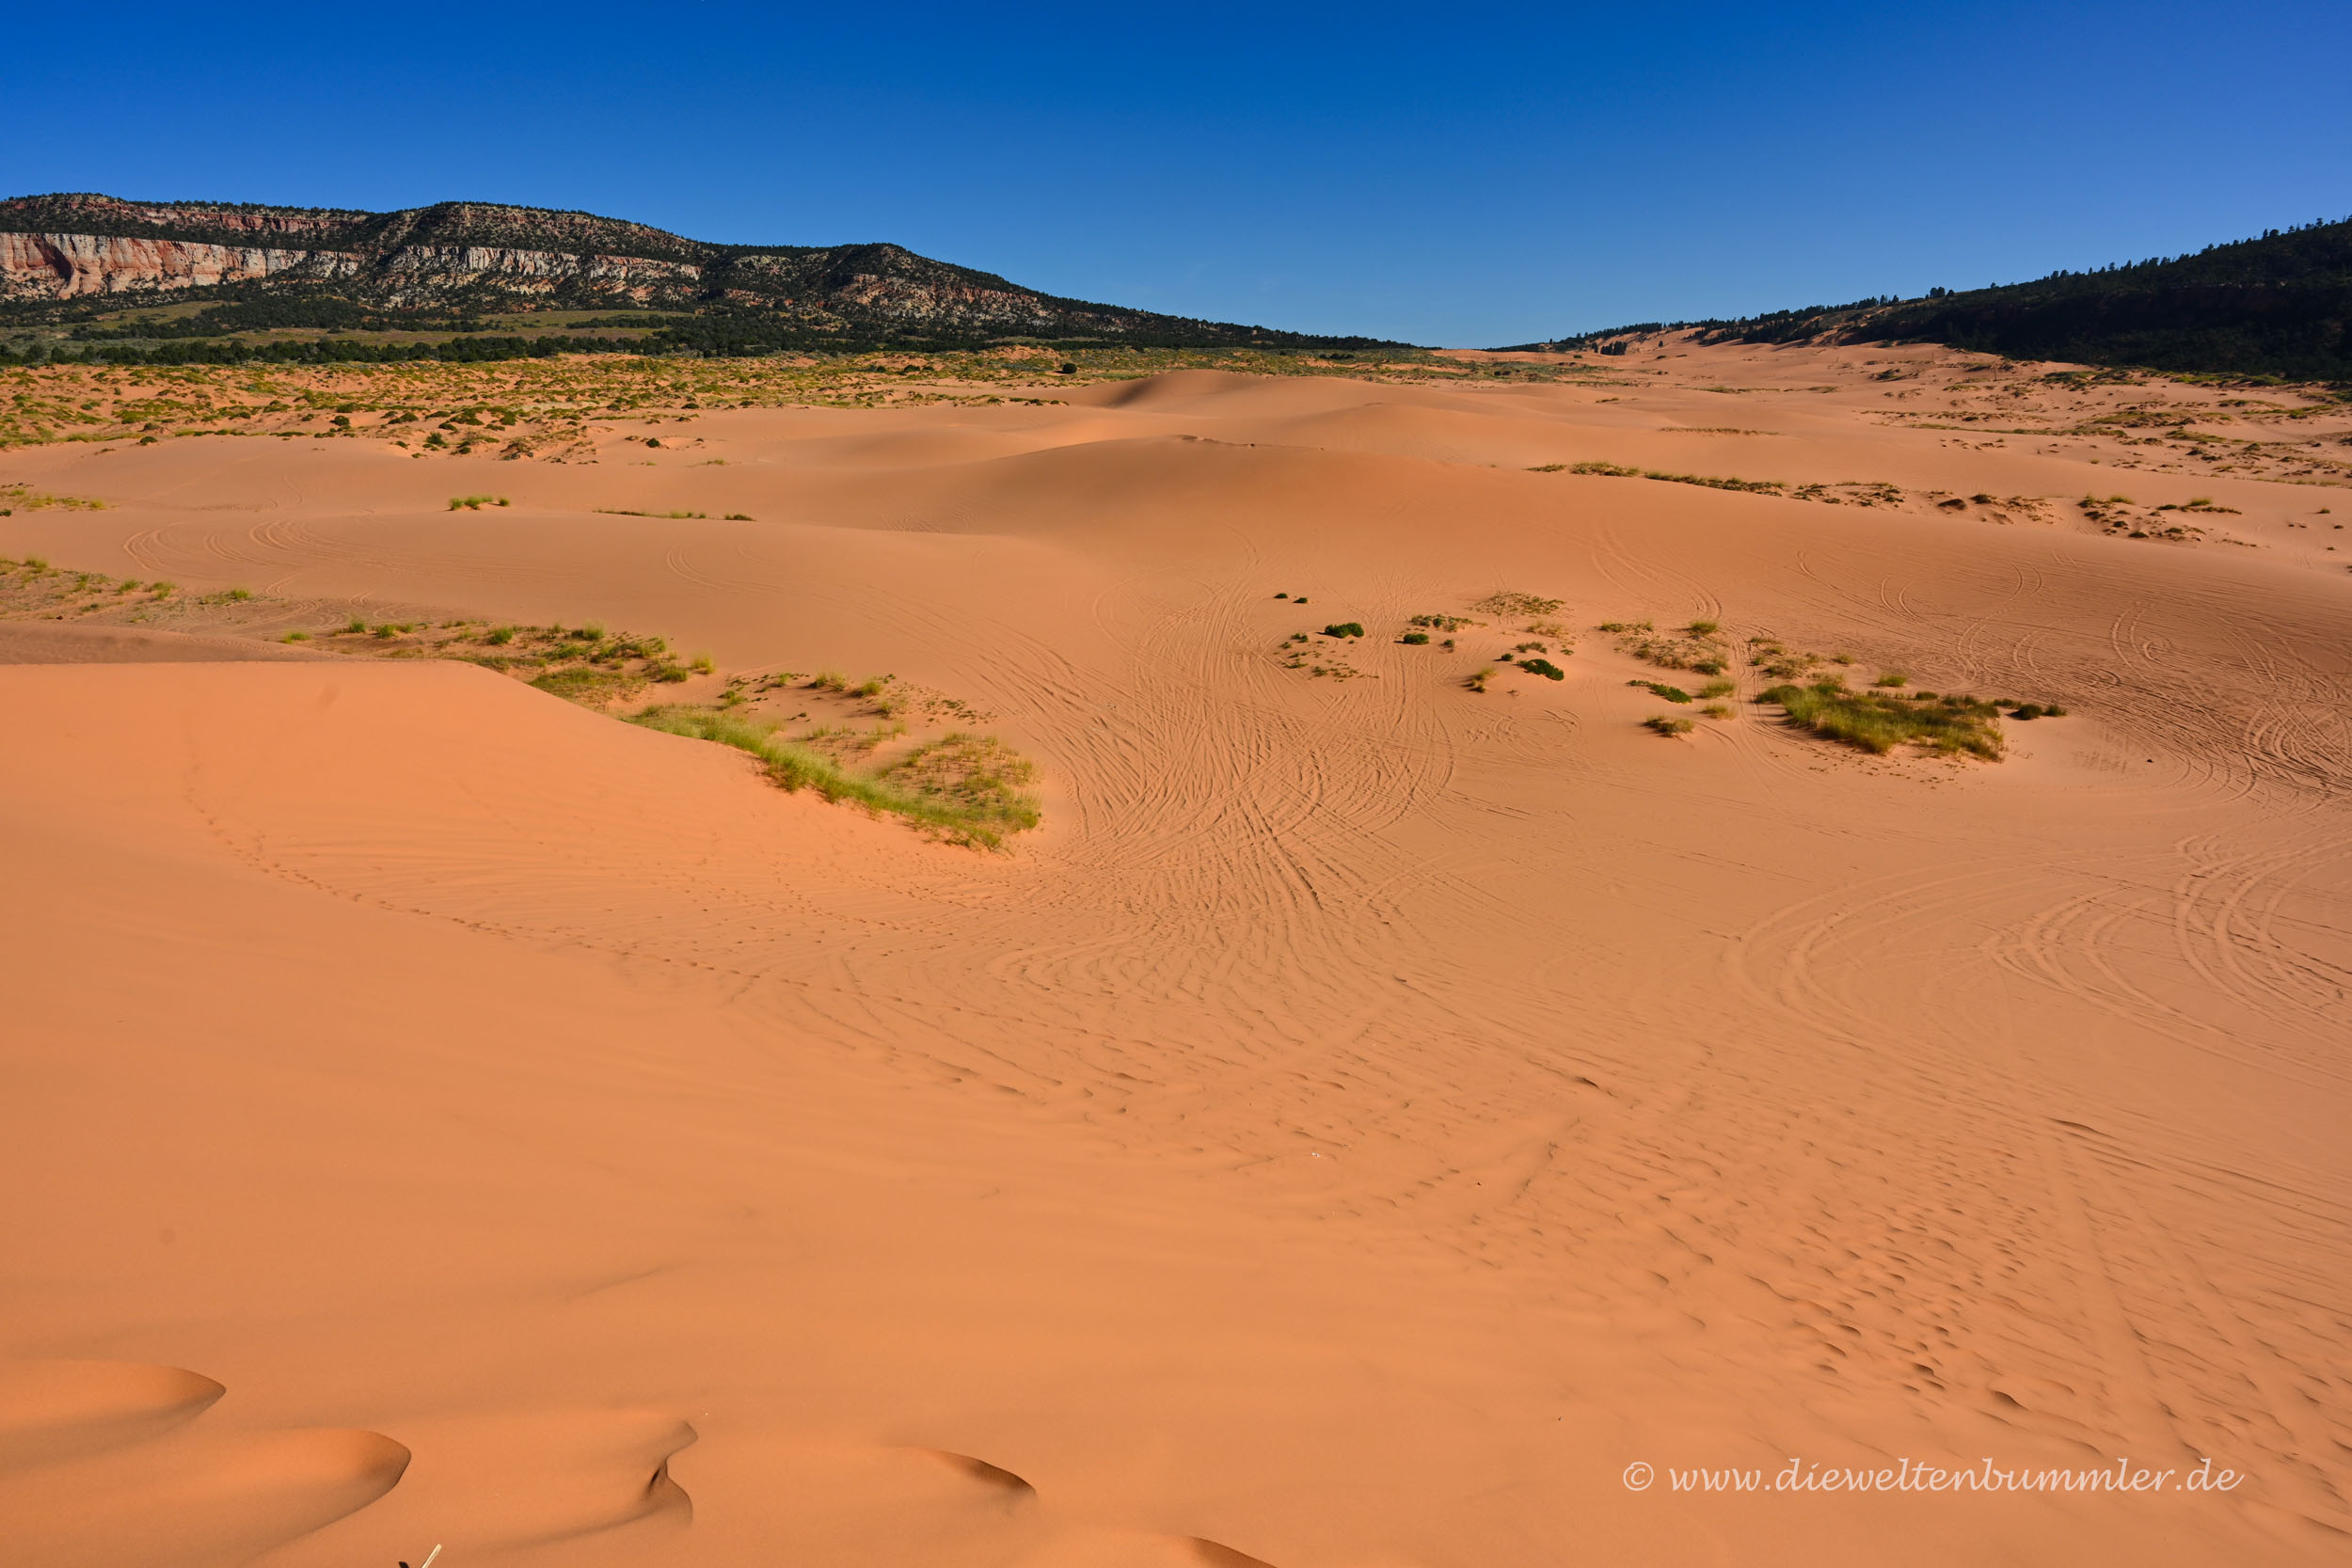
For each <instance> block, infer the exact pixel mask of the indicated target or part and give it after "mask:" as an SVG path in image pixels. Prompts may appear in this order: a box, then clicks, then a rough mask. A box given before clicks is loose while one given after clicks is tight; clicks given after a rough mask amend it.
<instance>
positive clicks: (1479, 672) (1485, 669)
mask: <svg viewBox="0 0 2352 1568" xmlns="http://www.w3.org/2000/svg"><path fill="white" fill-rule="evenodd" d="M1494 678H1495V667H1494V666H1493V665H1491V664H1486V665H1481V666H1480V667H1479V668H1478V669H1476V670H1474V671H1472V672H1471V673H1470V677H1469V678H1468V679H1467V680H1465V681H1463V682H1462V684H1463V685H1464V686H1467V687H1469V688H1470V689H1471V690H1472V691H1484V690H1486V683H1487V682H1488V681H1490V680H1492V679H1494Z"/></svg>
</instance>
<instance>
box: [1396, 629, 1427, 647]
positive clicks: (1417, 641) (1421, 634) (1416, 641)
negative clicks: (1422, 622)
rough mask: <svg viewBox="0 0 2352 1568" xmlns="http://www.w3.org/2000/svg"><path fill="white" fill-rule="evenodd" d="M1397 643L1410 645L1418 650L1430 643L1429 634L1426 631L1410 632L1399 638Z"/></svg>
mask: <svg viewBox="0 0 2352 1568" xmlns="http://www.w3.org/2000/svg"><path fill="white" fill-rule="evenodd" d="M1397 641H1399V642H1405V643H1409V644H1410V645H1412V646H1413V647H1416V648H1418V647H1421V646H1422V645H1423V644H1425V643H1426V642H1427V641H1429V634H1428V633H1427V632H1425V631H1408V632H1406V634H1405V635H1404V636H1402V637H1400V638H1398V639H1397Z"/></svg>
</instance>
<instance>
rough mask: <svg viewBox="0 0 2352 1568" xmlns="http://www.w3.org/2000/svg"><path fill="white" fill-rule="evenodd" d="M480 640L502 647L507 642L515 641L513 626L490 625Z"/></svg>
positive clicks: (495, 646)
mask: <svg viewBox="0 0 2352 1568" xmlns="http://www.w3.org/2000/svg"><path fill="white" fill-rule="evenodd" d="M482 641H485V642H487V643H489V644H490V645H491V646H492V647H494V648H503V647H505V646H506V645H507V644H508V643H509V642H512V641H515V628H514V627H513V626H492V627H491V628H490V629H489V630H488V631H487V632H485V633H484V634H483V638H482Z"/></svg>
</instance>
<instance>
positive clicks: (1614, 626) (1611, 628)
mask: <svg viewBox="0 0 2352 1568" xmlns="http://www.w3.org/2000/svg"><path fill="white" fill-rule="evenodd" d="M1600 629H1601V630H1602V631H1605V632H1609V633H1611V634H1613V635H1616V634H1622V633H1625V632H1633V631H1653V630H1655V629H1656V628H1655V627H1653V626H1651V625H1650V624H1649V623H1648V622H1647V621H1603V622H1602V623H1601V624H1600Z"/></svg>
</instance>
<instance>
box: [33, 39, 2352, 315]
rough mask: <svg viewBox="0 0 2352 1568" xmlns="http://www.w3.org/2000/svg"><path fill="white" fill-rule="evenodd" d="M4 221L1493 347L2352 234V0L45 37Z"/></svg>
mask: <svg viewBox="0 0 2352 1568" xmlns="http://www.w3.org/2000/svg"><path fill="white" fill-rule="evenodd" d="M7 33H8V42H9V44H10V54H11V55H12V56H13V59H12V61H11V68H10V70H9V71H8V89H9V90H8V100H9V103H8V107H9V117H8V118H9V121H10V127H11V128H10V131H9V134H8V137H7V138H6V140H5V143H4V144H0V192H5V193H6V194H22V193H29V192H37V191H51V190H97V191H106V192H110V193H113V194H116V195H119V196H127V197H140V198H223V199H232V200H248V201H270V202H287V203H294V204H299V205H304V206H354V207H373V208H385V207H396V206H413V205H418V204H421V203H424V202H428V201H435V200H440V199H444V198H479V199H489V200H500V201H516V202H525V203H529V204H532V205H536V206H546V207H578V208H585V209H587V210H589V211H592V212H598V213H605V214H612V215H614V216H620V217H628V218H634V219H638V220H641V221H644V222H647V223H652V224H655V225H658V226H660V227H661V228H665V229H671V230H677V231H679V232H682V233H685V234H689V235H692V236H694V237H696V238H700V239H709V240H723V241H735V242H770V243H774V242H782V243H793V244H830V243H834V242H836V241H845V240H869V239H887V240H895V241H898V243H900V244H903V245H909V246H911V247H913V248H914V249H916V250H919V251H922V252H924V253H926V254H928V255H932V256H937V257H940V258H943V259H945V260H947V261H960V262H962V263H964V264H966V265H970V266H977V267H982V268H985V269H987V270H989V271H992V272H998V273H1002V274H1004V275H1005V276H1006V277H1010V278H1012V279H1014V280H1015V281H1017V282H1020V283H1024V284H1026V285H1029V286H1032V287H1036V288H1041V289H1045V290H1048V291H1050V292H1053V293H1064V294H1073V295H1076V296H1078V297H1081V298H1087V299H1095V300H1106V301H1111V302H1115V303H1119V304H1125V305H1134V306H1140V307H1144V308H1147V309H1155V310H1166V311H1171V312H1175V313H1178V314H1183V315H1192V316H1204V317H1210V318H1216V319H1221V320H1238V321H1243V322H1262V323H1264V324H1266V325H1275V326H1283V327H1292V328H1296V329H1301V330H1307V331H1327V332H1367V333H1372V334H1375V335H1379V336H1384V337H1396V338H1403V339H1406V340H1410V341H1419V342H1429V343H1446V344H1493V343H1503V342H1518V341H1529V340H1532V339H1537V338H1546V337H1551V336H1555V335H1558V334H1561V333H1564V332H1568V331H1574V330H1579V329H1583V328H1590V327H1597V326H1603V325H1613V324H1615V323H1618V322H1625V321H1637V320H1645V319H1651V318H1674V317H1687V316H1707V315H1732V314H1740V313H1746V312H1751V311H1755V310H1758V309H1772V308H1775V307H1780V306H1787V305H1803V304H1811V303H1816V302H1820V301H1835V300H1845V299H1851V298H1856V297H1859V296H1861V295H1865V294H1871V293H1902V294H1912V293H1921V292H1923V291H1924V290H1926V289H1927V288H1928V287H1929V286H1930V285H1931V284H1943V285H1946V286H1947V287H1954V288H1960V287H1974V286H1978V285H1981V284H1985V283H1989V282H1994V281H2001V282H2007V281H2011V280H2014V279H2017V278H2021V277H2038V276H2040V275H2042V274H2043V273H2045V272H2048V271H2050V270H2052V269H2054V268H2057V267H2062V266H2063V267H2083V266H2092V265H2098V264H2101V263H2104V262H2106V261H2114V260H2122V259H2131V258H2137V257H2143V256H2149V255H2154V254H2159V253H2163V254H2169V253H2173V252H2177V251H2180V250H2185V249H2194V248H2196V247H2198V246H2200V245H2204V244H2206V243H2207V242H2209V241H2214V240H2222V239H2233V238H2240V237H2243V236H2246V235H2249V234H2252V233H2256V232H2259V231H2260V230H2263V229H2265V228H2269V227H2285V226H2287V225H2290V224H2295V223H2301V222H2307V221H2309V220H2311V219H2313V218H2320V217H2330V218H2332V217H2341V216H2344V215H2346V214H2352V6H2347V5H2345V4H2344V3H2343V0H2327V3H2307V0H2271V3H2269V4H2265V5H2250V4H2246V5H2234V6H2222V5H2216V4H2203V5H2193V6H2192V5H2186V4H2180V3H2177V0H2097V3H2087V4H2076V5H2068V4H2050V3H2041V4H2024V3H2000V4H1950V5H1934V4H1924V3H1923V4H1911V5H1900V4H1891V5H1880V6H1864V5H1837V4H1807V5H1784V6H1778V7H1762V6H1732V5H1698V4H1692V5H1675V4H1658V5H1649V6H1613V7H1606V8H1602V7H1583V6H1578V5H1569V4H1563V5H1551V6H1518V5H1496V6H1485V7H1481V6H1476V5H1471V6H1465V7H1458V8H1449V7H1442V6H1435V5H1428V4H1420V5H1412V6H1398V5H1387V4H1368V5H1357V6H1348V7H1337V6H1334V7H1308V6H1281V5H1272V4H1268V5H1258V6H1228V5H1222V4H1210V5H1175V6H1165V7H1159V6H1154V7H1148V8H1147V7H1138V6H1132V5H1119V4H1098V5H1089V6H1083V7H1080V6H1063V5H1028V6H1025V5H1020V4H1017V3H1016V4H1009V5H1008V4H1001V3H1000V4H994V5H973V4H964V5H956V6H939V5H934V4H930V3H929V0H898V3H893V4H877V5H866V6H859V5H845V4H840V3H838V0H834V3H831V4H827V5H824V6H821V7H805V8H803V7H799V6H793V5H770V6H752V5H741V4H735V3H732V0H673V3H671V4H667V5H645V4H636V5H630V6H627V7H620V6H607V5H602V4H596V3H588V4H580V5H570V6H564V7H548V6H540V5H532V4H524V5H515V6H506V7H483V8H454V9H452V8H441V9H436V8H429V7H428V8H421V9H420V8H399V7H394V8H385V7H382V6H336V5H324V6H322V5H315V4H313V5H306V6H302V7H299V8H295V7H289V6H282V5H278V4H275V3H270V0H263V3H259V4H246V5H236V6H225V7H201V8H199V7H195V6H184V5H182V6H171V7H158V6H147V5H141V4H137V3H129V4H123V5H117V6H111V7H103V8H95V9H91V10H83V9H81V8H77V7H65V6H50V7H44V8H39V9H38V11H37V10H36V9H35V8H32V7H29V6H27V7H25V8H22V9H18V10H15V11H13V13H12V15H11V16H10V18H9V20H8V24H7Z"/></svg>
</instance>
